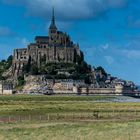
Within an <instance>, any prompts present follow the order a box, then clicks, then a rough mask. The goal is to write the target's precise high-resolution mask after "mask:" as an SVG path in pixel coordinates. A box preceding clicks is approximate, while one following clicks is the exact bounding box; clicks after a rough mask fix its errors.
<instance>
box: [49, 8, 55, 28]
mask: <svg viewBox="0 0 140 140" xmlns="http://www.w3.org/2000/svg"><path fill="white" fill-rule="evenodd" d="M50 29H57V27H56V25H55V15H54V7H53V9H52V20H51V25H50Z"/></svg>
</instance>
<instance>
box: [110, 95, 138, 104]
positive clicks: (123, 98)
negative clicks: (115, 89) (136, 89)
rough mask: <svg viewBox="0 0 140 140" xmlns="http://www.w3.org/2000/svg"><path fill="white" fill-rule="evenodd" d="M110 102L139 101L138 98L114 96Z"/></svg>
mask: <svg viewBox="0 0 140 140" xmlns="http://www.w3.org/2000/svg"><path fill="white" fill-rule="evenodd" d="M110 102H134V103H135V102H140V98H133V97H128V96H115V98H114V99H111V100H110Z"/></svg>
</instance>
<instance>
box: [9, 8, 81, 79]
mask: <svg viewBox="0 0 140 140" xmlns="http://www.w3.org/2000/svg"><path fill="white" fill-rule="evenodd" d="M13 56H14V59H13V68H12V69H13V75H14V77H17V76H19V75H21V74H22V69H23V66H24V65H26V64H27V63H28V62H29V60H30V61H31V63H32V64H35V65H37V66H38V67H40V63H41V61H42V59H43V60H44V59H45V61H46V63H50V62H55V63H59V62H67V63H76V58H77V57H79V56H80V57H82V52H81V51H80V49H79V45H77V44H74V43H73V41H72V40H71V39H70V36H69V35H67V34H66V33H63V32H61V31H58V29H57V27H56V24H55V16H54V10H53V15H52V20H51V24H50V27H49V35H48V36H36V37H35V42H34V43H31V44H29V45H28V47H27V48H23V49H15V50H14V55H13Z"/></svg>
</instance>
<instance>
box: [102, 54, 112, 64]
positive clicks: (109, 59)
mask: <svg viewBox="0 0 140 140" xmlns="http://www.w3.org/2000/svg"><path fill="white" fill-rule="evenodd" d="M104 58H105V59H106V62H107V63H108V64H109V65H111V64H112V63H114V58H113V57H112V56H104Z"/></svg>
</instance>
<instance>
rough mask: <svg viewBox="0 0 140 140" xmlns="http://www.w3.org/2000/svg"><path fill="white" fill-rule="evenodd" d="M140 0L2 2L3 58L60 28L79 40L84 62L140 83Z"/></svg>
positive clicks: (0, 43)
mask: <svg viewBox="0 0 140 140" xmlns="http://www.w3.org/2000/svg"><path fill="white" fill-rule="evenodd" d="M139 5H140V0H24V1H23V0H0V59H6V58H7V57H8V56H9V55H10V54H12V53H13V49H15V48H26V47H27V45H28V44H29V43H31V42H34V38H35V36H37V35H46V36H47V35H48V27H49V24H50V20H51V15H52V7H54V8H55V17H56V24H57V28H58V29H59V30H61V31H63V32H67V33H68V34H69V35H70V36H71V39H72V40H73V41H74V42H75V43H79V45H80V48H81V50H82V51H83V52H84V54H85V60H86V61H87V62H88V63H89V64H91V65H92V66H95V67H97V66H102V67H104V69H105V70H106V71H107V72H108V73H110V74H111V75H113V76H117V77H119V78H122V79H125V80H131V81H133V82H135V83H136V84H139V85H140V7H139Z"/></svg>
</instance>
